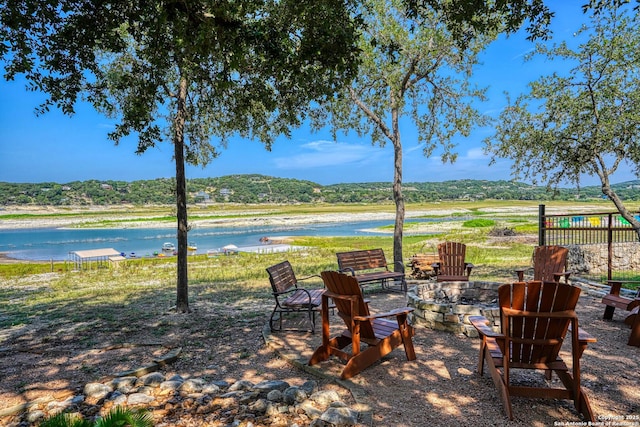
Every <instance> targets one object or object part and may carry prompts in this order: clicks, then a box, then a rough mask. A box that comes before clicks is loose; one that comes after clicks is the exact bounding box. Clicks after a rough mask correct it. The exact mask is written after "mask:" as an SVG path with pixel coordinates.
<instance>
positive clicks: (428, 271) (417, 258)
mask: <svg viewBox="0 0 640 427" xmlns="http://www.w3.org/2000/svg"><path fill="white" fill-rule="evenodd" d="M439 261H440V258H439V257H438V255H437V254H415V255H413V256H412V257H411V260H410V261H409V264H408V266H409V267H411V275H412V276H413V277H415V278H416V279H428V278H431V277H434V276H435V275H436V271H435V269H434V264H437V263H438V262H439Z"/></svg>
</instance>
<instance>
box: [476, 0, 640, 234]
mask: <svg viewBox="0 0 640 427" xmlns="http://www.w3.org/2000/svg"><path fill="white" fill-rule="evenodd" d="M615 3H616V2H613V3H602V4H601V8H600V9H599V10H598V12H597V13H594V14H593V15H592V17H591V23H590V26H589V27H583V28H581V29H576V30H577V32H576V33H575V34H574V37H575V38H576V41H577V42H578V43H579V45H578V46H577V47H576V48H573V47H572V46H571V45H570V44H569V42H568V41H562V42H560V43H557V44H555V45H553V46H543V45H540V46H538V47H537V51H536V53H537V54H539V55H544V56H546V57H547V58H548V59H549V60H550V61H560V62H562V63H563V64H562V65H565V64H568V65H570V66H571V68H570V69H568V70H567V71H566V72H564V73H559V72H556V73H553V74H551V75H547V76H542V77H540V78H539V79H538V80H536V81H533V82H531V83H530V88H531V90H530V92H529V93H525V94H522V95H520V96H519V97H518V98H517V99H516V101H515V102H514V103H510V105H509V106H508V107H507V108H506V109H505V110H504V111H503V112H502V113H501V114H500V117H499V120H498V121H497V126H496V134H495V135H494V136H493V137H491V138H489V139H487V140H486V142H487V147H488V150H489V151H490V152H491V153H493V155H494V156H495V157H504V158H510V159H512V160H513V173H514V176H515V177H516V178H520V177H525V178H529V179H531V180H532V181H533V182H534V183H535V182H536V181H537V180H541V181H542V182H545V183H546V184H547V185H548V186H549V187H550V188H551V187H554V188H555V187H557V186H558V185H559V184H560V183H563V182H574V183H576V184H577V183H579V181H580V177H581V176H583V175H591V176H598V177H599V178H600V181H601V184H602V186H601V190H602V194H603V195H604V196H606V197H607V198H609V199H610V200H611V201H612V202H613V203H614V205H615V206H616V208H617V209H618V210H619V212H620V213H621V214H622V215H623V216H624V218H625V219H626V220H628V221H629V222H630V223H631V224H633V226H634V229H635V230H636V232H637V233H638V236H639V237H640V221H637V220H635V218H634V217H633V215H631V214H630V213H629V211H628V210H627V209H626V208H625V206H624V199H623V198H622V196H621V195H620V194H618V193H617V192H616V189H615V188H614V187H613V186H611V183H610V179H611V177H612V176H613V175H614V174H615V172H616V171H617V170H618V168H619V166H620V165H622V164H625V163H626V164H629V165H631V166H632V168H633V169H634V171H635V172H636V174H638V173H640V144H638V139H640V127H638V126H637V123H638V113H639V111H640V107H639V106H640V79H638V68H639V66H640V53H639V52H638V49H637V46H638V45H639V44H640V33H639V32H638V30H637V28H638V23H639V20H640V11H638V10H637V9H632V8H630V7H623V8H618V6H619V5H618V4H615Z"/></svg>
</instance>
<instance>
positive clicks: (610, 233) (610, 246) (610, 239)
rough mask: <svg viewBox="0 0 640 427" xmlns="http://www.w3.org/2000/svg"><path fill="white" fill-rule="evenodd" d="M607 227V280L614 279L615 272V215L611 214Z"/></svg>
mask: <svg viewBox="0 0 640 427" xmlns="http://www.w3.org/2000/svg"><path fill="white" fill-rule="evenodd" d="M608 222H609V223H608V225H607V280H611V279H613V277H611V275H612V273H611V270H613V214H611V213H610V214H609V221H608Z"/></svg>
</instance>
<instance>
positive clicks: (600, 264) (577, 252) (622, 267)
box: [567, 242, 640, 275]
mask: <svg viewBox="0 0 640 427" xmlns="http://www.w3.org/2000/svg"><path fill="white" fill-rule="evenodd" d="M567 248H568V249H569V256H568V264H569V266H568V269H569V271H573V272H575V273H576V274H589V275H606V274H607V262H608V249H607V245H604V244H597V245H569V246H567ZM612 268H613V271H638V272H640V243H639V242H630V243H616V244H614V245H613V259H612Z"/></svg>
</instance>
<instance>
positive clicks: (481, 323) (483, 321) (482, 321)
mask: <svg viewBox="0 0 640 427" xmlns="http://www.w3.org/2000/svg"><path fill="white" fill-rule="evenodd" d="M469 322H471V325H473V327H474V328H476V330H477V331H478V333H479V334H480V335H483V336H485V337H489V338H501V337H504V335H502V334H500V333H498V332H495V331H494V330H493V329H491V327H490V326H489V321H488V320H487V318H486V317H484V316H469Z"/></svg>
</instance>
